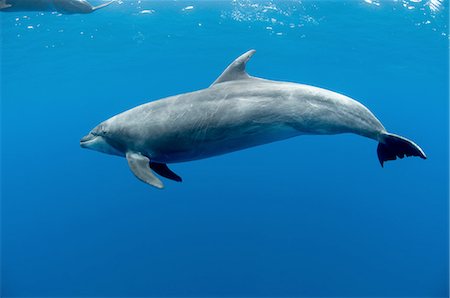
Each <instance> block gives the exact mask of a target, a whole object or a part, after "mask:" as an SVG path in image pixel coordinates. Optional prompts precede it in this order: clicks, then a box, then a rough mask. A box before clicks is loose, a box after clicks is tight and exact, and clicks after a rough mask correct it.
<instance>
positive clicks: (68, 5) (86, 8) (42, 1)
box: [0, 0, 116, 14]
mask: <svg viewBox="0 0 450 298" xmlns="http://www.w3.org/2000/svg"><path fill="white" fill-rule="evenodd" d="M115 1H116V0H112V1H109V2H106V3H103V4H100V5H98V6H93V5H91V4H90V3H89V2H87V1H86V0H0V11H3V12H10V11H57V12H60V13H63V14H75V13H91V12H94V11H96V10H98V9H100V8H103V7H106V6H108V5H110V4H112V3H113V2H115Z"/></svg>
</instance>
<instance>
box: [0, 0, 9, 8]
mask: <svg viewBox="0 0 450 298" xmlns="http://www.w3.org/2000/svg"><path fill="white" fill-rule="evenodd" d="M9 7H11V4H6V0H2V1H0V9H4V8H9Z"/></svg>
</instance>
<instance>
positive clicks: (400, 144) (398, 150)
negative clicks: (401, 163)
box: [377, 133, 427, 167]
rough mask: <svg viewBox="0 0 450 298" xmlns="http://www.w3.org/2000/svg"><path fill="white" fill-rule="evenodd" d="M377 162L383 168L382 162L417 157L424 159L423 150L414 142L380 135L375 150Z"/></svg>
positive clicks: (394, 136) (390, 135) (388, 134)
mask: <svg viewBox="0 0 450 298" xmlns="http://www.w3.org/2000/svg"><path fill="white" fill-rule="evenodd" d="M377 154H378V160H379V161H380V164H381V166H382V167H383V165H384V162H385V161H388V160H396V159H397V157H398V158H403V157H405V156H419V157H420V158H423V159H426V158H427V156H426V155H425V153H424V152H423V150H422V149H421V148H420V147H419V146H418V145H416V144H415V143H414V142H412V141H410V140H408V139H406V138H404V137H401V136H397V135H394V134H390V133H384V134H382V135H381V138H380V143H378V148H377Z"/></svg>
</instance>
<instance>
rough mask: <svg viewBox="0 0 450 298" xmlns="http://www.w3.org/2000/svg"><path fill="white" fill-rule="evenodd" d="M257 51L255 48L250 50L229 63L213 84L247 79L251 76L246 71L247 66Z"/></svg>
mask: <svg viewBox="0 0 450 298" xmlns="http://www.w3.org/2000/svg"><path fill="white" fill-rule="evenodd" d="M255 52H256V51H255V50H250V51H248V52H246V53H245V54H242V55H241V56H239V57H238V58H237V59H236V60H234V61H233V63H231V64H230V65H228V67H227V68H226V69H225V70H224V72H223V73H222V74H221V75H220V76H219V77H218V78H217V80H215V81H214V83H212V85H211V86H213V85H215V84H219V83H222V82H227V81H234V80H245V79H248V78H250V76H249V75H248V73H247V72H246V71H245V66H246V64H247V62H248V60H250V58H251V57H252V56H253V54H255Z"/></svg>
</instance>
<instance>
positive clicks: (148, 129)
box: [80, 50, 426, 188]
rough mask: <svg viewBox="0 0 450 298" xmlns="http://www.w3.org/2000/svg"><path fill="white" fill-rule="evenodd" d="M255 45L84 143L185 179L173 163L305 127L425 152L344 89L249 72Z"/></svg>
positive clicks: (139, 171)
mask: <svg viewBox="0 0 450 298" xmlns="http://www.w3.org/2000/svg"><path fill="white" fill-rule="evenodd" d="M254 53H255V51H254V50H251V51H248V52H247V53H245V54H243V55H242V56H240V57H239V58H237V59H236V60H235V61H234V62H233V63H231V64H230V65H229V66H228V67H227V68H226V69H225V71H224V72H223V73H222V74H221V75H220V76H219V78H217V79H216V81H215V82H214V83H213V84H212V85H211V86H210V87H209V88H206V89H203V90H199V91H195V92H190V93H185V94H180V95H175V96H171V97H167V98H164V99H160V100H156V101H153V102H149V103H147V104H143V105H140V106H138V107H135V108H133V109H130V110H128V111H125V112H123V113H121V114H118V115H116V116H114V117H112V118H110V119H108V120H106V121H104V122H102V123H100V124H99V125H98V126H97V127H95V128H94V129H93V130H92V131H91V132H90V133H89V134H88V135H86V136H85V137H83V138H82V139H81V141H80V145H81V147H83V148H89V149H93V150H97V151H100V152H104V153H107V154H114V155H119V156H123V157H126V159H127V160H128V165H129V167H130V169H131V171H132V172H133V173H134V175H136V177H137V178H139V179H140V180H142V181H143V182H145V183H148V184H150V185H152V186H155V187H157V188H163V183H162V182H161V180H160V179H159V178H158V177H157V176H156V175H155V174H154V173H153V171H154V172H156V173H157V174H159V175H161V176H163V177H166V178H168V179H172V180H175V181H181V178H180V177H179V176H178V175H177V174H175V173H174V172H172V171H171V170H170V169H169V168H168V167H167V164H168V163H177V162H185V161H191V160H196V159H202V158H207V157H211V156H216V155H221V154H225V153H229V152H232V151H236V150H242V149H245V148H249V147H253V146H257V145H262V144H266V143H270V142H274V141H279V140H283V139H287V138H291V137H295V136H299V135H305V134H307V135H331V134H339V133H354V134H358V135H361V136H364V137H368V138H371V139H373V140H375V141H378V142H379V143H378V149H377V153H378V159H379V161H380V163H381V166H383V164H384V162H385V161H388V160H395V159H396V158H397V157H398V158H403V157H404V156H419V157H421V158H423V159H425V158H426V156H425V153H424V152H423V151H422V149H421V148H420V147H419V146H417V145H416V144H415V143H413V142H412V141H410V140H408V139H406V138H403V137H401V136H398V135H394V134H391V133H388V132H387V131H386V130H385V128H384V127H383V125H382V124H381V123H380V121H379V120H378V119H377V118H376V117H375V116H374V115H373V114H372V113H371V112H370V111H369V110H368V109H367V108H366V107H365V106H363V105H362V104H360V103H359V102H357V101H355V100H353V99H351V98H349V97H347V96H345V95H342V94H339V93H336V92H332V91H329V90H325V89H321V88H317V87H312V86H308V85H301V84H296V83H289V82H279V81H271V80H266V79H261V78H256V77H251V76H249V75H248V74H247V72H246V70H245V66H246V63H247V61H248V60H249V59H250V58H251V57H252V56H253V54H254Z"/></svg>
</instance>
